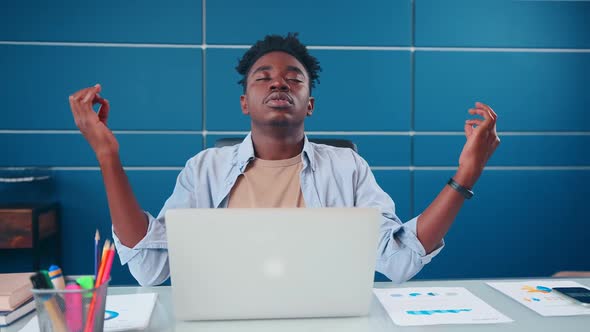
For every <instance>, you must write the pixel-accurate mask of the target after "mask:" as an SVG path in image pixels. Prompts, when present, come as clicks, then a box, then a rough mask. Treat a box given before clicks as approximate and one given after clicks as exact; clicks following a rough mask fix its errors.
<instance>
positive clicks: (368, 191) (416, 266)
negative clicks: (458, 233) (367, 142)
mask: <svg viewBox="0 0 590 332" xmlns="http://www.w3.org/2000/svg"><path fill="white" fill-rule="evenodd" d="M357 167H358V168H357V170H358V178H357V181H356V183H357V187H356V192H355V206H357V207H375V208H378V209H379V210H380V211H381V214H382V216H383V218H382V222H381V225H380V226H379V244H378V248H377V262H376V267H375V269H376V270H377V271H378V272H380V273H383V274H384V275H385V276H386V277H388V278H389V279H391V281H393V282H394V283H402V282H405V281H407V280H409V279H411V278H412V277H414V276H415V275H416V274H417V273H418V272H420V270H421V269H422V268H423V267H424V265H426V264H428V263H429V262H430V261H431V260H432V258H433V257H435V256H436V255H437V254H438V253H439V252H440V251H441V250H442V248H443V247H444V241H441V243H439V245H438V246H437V248H436V249H435V250H433V251H432V252H431V253H428V254H427V253H426V250H425V249H424V246H422V243H421V242H420V240H418V236H417V233H416V223H417V221H418V218H419V216H418V217H415V218H413V219H411V220H410V221H408V222H406V223H402V222H401V220H400V219H399V218H398V217H397V216H396V214H395V203H394V202H393V200H392V199H391V197H390V196H389V195H387V193H385V192H384V191H383V190H382V189H381V187H379V185H378V184H377V181H376V180H375V177H374V175H373V173H372V172H371V170H370V168H369V165H368V164H367V163H366V161H364V160H363V159H362V158H360V157H358V158H357Z"/></svg>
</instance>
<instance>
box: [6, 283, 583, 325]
mask: <svg viewBox="0 0 590 332" xmlns="http://www.w3.org/2000/svg"><path fill="white" fill-rule="evenodd" d="M544 279H548V278H544ZM494 280H495V281H498V280H497V279H494ZM509 280H515V281H516V280H518V279H507V280H502V281H509ZM560 280H574V281H577V282H579V283H581V284H583V285H585V286H588V287H590V278H567V279H560ZM488 281H492V280H434V281H412V282H407V283H404V284H402V285H400V286H399V287H465V288H467V289H469V290H470V291H471V292H472V293H473V294H475V295H476V296H478V297H479V298H481V299H482V300H484V301H485V302H487V303H488V304H490V305H491V306H493V307H494V308H496V309H497V310H498V311H500V312H501V313H503V314H505V315H507V316H508V317H510V318H512V319H513V320H514V322H513V323H503V324H490V325H435V326H419V327H402V326H397V325H395V324H393V322H392V321H391V319H390V318H389V316H388V315H387V313H386V312H385V310H384V309H383V307H381V304H380V303H379V301H378V300H377V299H376V298H375V297H373V302H372V303H371V310H370V314H369V315H368V316H365V317H349V318H314V319H273V320H240V321H202V322H182V321H176V320H175V319H174V314H173V308H172V294H171V288H170V287H144V288H141V287H111V288H109V294H133V293H150V292H155V293H158V302H157V303H156V307H155V309H154V313H153V315H152V320H151V323H150V329H149V330H148V331H230V332H231V331H257V332H258V331H260V332H265V331H268V332H271V331H272V332H275V331H281V332H289V331H334V332H347V331H355V332H356V331H387V332H391V331H414V332H416V331H439V332H440V331H503V332H508V331H519V332H525V331H531V332H532V331H535V332H540V331H552V332H555V331H558V332H566V331H590V315H587V316H572V317H542V316H540V315H539V314H537V313H536V312H534V311H532V310H530V309H528V308H526V307H524V306H522V305H521V304H519V303H517V302H516V301H514V300H513V299H511V298H509V297H508V296H506V295H504V294H502V293H500V292H499V291H496V290H495V289H493V288H491V287H490V286H488V285H486V284H485V283H486V282H488ZM236 282H239V280H236ZM392 286H395V285H393V284H390V283H376V284H375V287H379V288H382V287H392ZM32 316H33V315H32V314H30V315H29V316H27V317H25V318H23V319H21V320H20V321H18V322H17V323H15V324H13V325H11V326H9V327H8V328H4V329H0V331H5V332H16V331H18V330H19V329H20V328H21V327H22V326H24V325H25V324H26V323H27V322H28V321H29V320H30V318H31V317H32Z"/></svg>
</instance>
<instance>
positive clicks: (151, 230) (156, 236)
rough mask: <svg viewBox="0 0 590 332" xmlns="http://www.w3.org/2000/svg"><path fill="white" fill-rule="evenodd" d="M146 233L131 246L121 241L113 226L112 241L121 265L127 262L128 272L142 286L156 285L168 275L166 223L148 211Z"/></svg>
mask: <svg viewBox="0 0 590 332" xmlns="http://www.w3.org/2000/svg"><path fill="white" fill-rule="evenodd" d="M144 213H145V214H146V216H147V217H148V222H149V224H148V230H147V233H146V235H145V236H144V237H143V239H141V241H139V242H138V243H137V244H136V245H135V246H134V247H133V248H129V247H127V246H125V245H124V244H122V243H121V241H120V240H119V238H118V237H117V235H116V234H115V230H114V228H113V241H114V242H115V247H116V248H117V252H118V253H119V259H120V260H121V265H125V264H127V266H128V267H129V272H131V274H132V275H133V277H134V278H135V279H136V280H137V282H138V283H139V284H140V285H142V286H148V285H158V284H161V283H163V282H164V281H166V279H168V277H169V276H170V268H169V267H168V244H167V240H166V224H165V222H164V220H163V219H156V218H154V217H153V216H152V215H151V214H150V213H148V212H144Z"/></svg>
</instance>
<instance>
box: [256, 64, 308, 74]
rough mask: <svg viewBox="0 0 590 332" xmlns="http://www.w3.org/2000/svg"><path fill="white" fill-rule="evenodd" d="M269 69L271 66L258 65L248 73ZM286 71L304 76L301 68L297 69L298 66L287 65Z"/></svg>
mask: <svg viewBox="0 0 590 332" xmlns="http://www.w3.org/2000/svg"><path fill="white" fill-rule="evenodd" d="M271 69H272V66H260V67H258V68H256V70H254V71H253V72H252V73H251V74H250V75H254V74H256V73H258V72H261V71H266V70H271ZM287 71H294V72H296V73H298V74H301V75H303V76H305V73H304V72H303V71H302V70H301V69H299V67H295V66H287Z"/></svg>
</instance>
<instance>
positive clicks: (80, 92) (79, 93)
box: [72, 84, 100, 99]
mask: <svg viewBox="0 0 590 332" xmlns="http://www.w3.org/2000/svg"><path fill="white" fill-rule="evenodd" d="M99 86H100V84H95V85H94V86H91V87H88V88H84V89H81V90H78V91H76V92H75V93H73V94H72V96H74V98H76V99H81V98H83V97H84V96H85V95H86V94H87V93H88V90H91V89H96V88H97V87H99Z"/></svg>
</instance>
